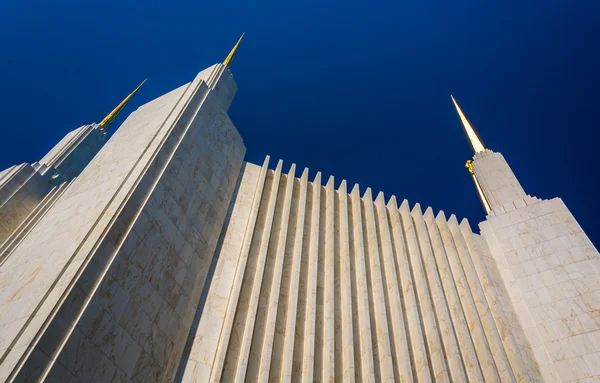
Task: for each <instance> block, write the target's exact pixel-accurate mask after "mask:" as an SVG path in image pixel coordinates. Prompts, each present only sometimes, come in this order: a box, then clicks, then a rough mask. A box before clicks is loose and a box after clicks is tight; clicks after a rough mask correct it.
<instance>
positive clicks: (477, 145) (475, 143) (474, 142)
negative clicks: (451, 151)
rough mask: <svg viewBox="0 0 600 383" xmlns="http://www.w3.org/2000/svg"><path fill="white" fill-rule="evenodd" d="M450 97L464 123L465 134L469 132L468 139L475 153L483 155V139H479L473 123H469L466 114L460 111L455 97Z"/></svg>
mask: <svg viewBox="0 0 600 383" xmlns="http://www.w3.org/2000/svg"><path fill="white" fill-rule="evenodd" d="M450 97H452V102H454V106H455V107H456V111H457V112H458V115H459V117H460V120H461V121H462V124H463V127H464V128H465V132H467V137H469V142H471V146H472V147H473V150H474V151H475V153H481V152H483V151H485V146H483V143H482V142H481V139H480V138H479V136H477V133H476V132H475V129H474V128H473V126H472V125H471V123H470V122H469V120H468V119H467V117H466V116H465V114H464V113H463V112H462V110H461V109H460V106H458V103H457V102H456V100H455V99H454V96H452V95H450Z"/></svg>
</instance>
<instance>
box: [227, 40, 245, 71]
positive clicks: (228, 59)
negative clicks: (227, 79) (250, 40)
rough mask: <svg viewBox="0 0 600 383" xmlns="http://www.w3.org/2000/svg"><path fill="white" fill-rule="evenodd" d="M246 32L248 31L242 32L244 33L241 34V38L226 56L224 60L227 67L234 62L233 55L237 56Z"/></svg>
mask: <svg viewBox="0 0 600 383" xmlns="http://www.w3.org/2000/svg"><path fill="white" fill-rule="evenodd" d="M245 34H246V32H244V33H242V35H241V36H240V39H239V40H238V41H237V43H235V45H234V46H233V49H232V50H231V52H229V54H228V55H227V57H226V58H225V61H223V65H225V66H226V67H227V68H231V63H232V62H233V56H235V52H237V49H238V46H239V45H240V43H241V42H242V39H243V38H244V35H245Z"/></svg>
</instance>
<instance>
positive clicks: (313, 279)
mask: <svg viewBox="0 0 600 383" xmlns="http://www.w3.org/2000/svg"><path fill="white" fill-rule="evenodd" d="M320 212H321V173H320V172H319V173H317V176H316V177H315V180H314V181H313V199H312V211H311V213H310V221H311V222H310V238H309V241H310V245H309V246H310V247H309V254H308V257H309V264H308V280H307V286H306V316H305V320H304V344H303V347H302V349H303V356H302V381H303V382H312V381H313V369H314V361H315V321H316V315H317V277H318V272H319V220H320Z"/></svg>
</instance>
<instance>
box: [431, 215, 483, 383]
mask: <svg viewBox="0 0 600 383" xmlns="http://www.w3.org/2000/svg"><path fill="white" fill-rule="evenodd" d="M424 219H425V223H426V224H427V228H428V231H429V236H430V237H431V245H432V248H433V254H434V255H435V260H436V263H437V269H438V270H439V273H440V277H441V280H442V285H443V288H444V291H445V293H446V300H447V302H448V306H449V308H450V315H451V318H452V322H453V323H454V330H455V331H456V337H457V338H458V344H459V346H460V350H461V353H462V359H463V364H464V365H465V368H466V370H467V376H468V378H469V381H471V382H482V381H483V375H482V374H481V369H480V368H479V362H478V361H477V354H476V353H475V348H474V347H473V342H472V341H471V334H470V333H469V326H468V325H467V320H466V319H465V315H464V313H463V310H462V307H461V302H460V298H459V297H458V292H457V290H456V284H455V280H454V279H453V277H452V272H451V270H450V265H449V264H448V259H447V254H446V251H445V250H444V244H443V243H442V238H441V236H440V231H439V229H438V227H437V225H436V223H435V221H434V218H433V212H432V211H431V208H428V209H427V211H426V212H425V216H424Z"/></svg>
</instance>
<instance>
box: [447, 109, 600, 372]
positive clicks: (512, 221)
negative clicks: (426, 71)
mask: <svg viewBox="0 0 600 383" xmlns="http://www.w3.org/2000/svg"><path fill="white" fill-rule="evenodd" d="M453 101H454V105H455V106H456V110H457V112H458V114H459V116H460V118H461V121H462V123H463V126H464V128H465V131H466V133H467V136H468V137H469V141H470V143H471V146H472V147H473V150H474V151H475V156H474V157H473V160H470V161H468V162H467V168H468V169H469V171H470V173H471V174H472V176H473V179H474V181H475V184H476V187H477V190H478V193H479V195H480V198H481V200H482V202H483V205H484V207H485V209H486V211H487V214H488V216H487V217H486V220H485V221H484V222H482V223H480V224H479V226H480V228H481V234H482V238H483V239H484V240H485V245H487V247H488V248H489V249H490V253H491V256H492V257H491V259H486V262H488V263H490V266H489V269H490V270H494V271H495V274H496V275H495V276H494V278H496V279H498V280H501V281H502V283H503V286H504V292H505V293H506V296H505V297H501V299H504V300H507V301H508V302H510V303H511V304H512V305H513V307H514V308H515V313H516V317H515V318H513V319H512V320H511V323H512V325H513V326H514V327H515V328H516V327H519V328H520V329H519V330H518V332H521V331H522V333H523V335H524V336H523V338H522V339H521V340H520V342H521V343H523V344H525V342H527V343H529V347H531V349H532V351H533V354H534V355H535V359H536V362H537V363H538V364H539V366H540V368H541V370H542V373H543V376H544V377H545V378H546V381H556V382H569V381H575V380H579V379H585V378H590V377H596V379H598V378H597V377H598V376H600V353H599V351H600V331H598V330H600V311H597V310H599V309H600V255H599V254H598V251H597V250H596V248H595V247H594V245H593V244H592V243H591V241H590V240H589V238H588V237H587V236H586V235H585V233H584V232H583V230H582V229H581V227H580V226H579V224H578V223H577V221H576V220H575V218H574V217H573V215H572V214H571V212H570V211H569V209H568V208H567V207H566V206H565V204H564V203H563V201H562V200H561V199H560V198H553V199H550V200H540V199H538V198H535V197H532V196H530V195H527V194H526V193H525V191H524V190H523V188H522V187H521V184H520V183H519V180H518V179H517V177H516V176H515V174H514V173H513V171H512V170H511V168H510V166H509V165H508V163H507V162H506V160H505V159H504V157H503V156H502V154H500V153H496V152H493V151H491V150H489V149H486V148H485V147H484V145H483V144H482V143H481V140H480V139H479V137H478V136H477V133H476V132H475V130H474V129H473V127H472V125H471V123H470V122H469V120H468V119H467V118H466V117H465V115H464V113H463V112H462V110H461V109H460V107H459V106H458V104H457V103H456V101H455V100H454V98H453ZM496 271H497V272H496ZM500 290H502V289H500ZM582 381H583V380H582Z"/></svg>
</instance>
